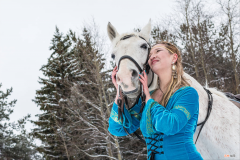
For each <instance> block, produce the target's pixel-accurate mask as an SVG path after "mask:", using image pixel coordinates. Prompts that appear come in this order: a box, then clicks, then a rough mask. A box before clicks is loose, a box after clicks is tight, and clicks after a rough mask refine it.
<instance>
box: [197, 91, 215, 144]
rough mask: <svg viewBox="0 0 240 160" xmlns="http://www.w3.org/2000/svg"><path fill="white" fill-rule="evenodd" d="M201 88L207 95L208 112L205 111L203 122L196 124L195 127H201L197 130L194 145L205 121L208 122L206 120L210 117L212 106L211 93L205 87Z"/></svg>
mask: <svg viewBox="0 0 240 160" xmlns="http://www.w3.org/2000/svg"><path fill="white" fill-rule="evenodd" d="M203 88H204V90H205V91H206V92H207V94H208V110H207V115H206V118H205V120H204V121H203V122H201V123H199V124H197V126H200V125H202V126H201V128H200V130H199V132H198V136H197V139H196V141H195V144H196V143H197V140H198V137H199V135H200V132H201V131H202V128H203V126H204V124H205V123H206V122H207V120H208V118H209V116H210V114H211V111H212V104H213V98H212V92H210V91H209V90H208V89H206V88H205V87H203Z"/></svg>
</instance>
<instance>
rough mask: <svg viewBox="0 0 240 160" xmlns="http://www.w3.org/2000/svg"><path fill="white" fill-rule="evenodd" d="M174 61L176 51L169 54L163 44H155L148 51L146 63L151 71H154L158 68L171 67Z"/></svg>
mask: <svg viewBox="0 0 240 160" xmlns="http://www.w3.org/2000/svg"><path fill="white" fill-rule="evenodd" d="M176 61H177V54H176V53H174V54H170V53H169V51H168V50H167V49H166V47H165V45H163V44H157V45H155V46H154V47H153V48H152V49H151V51H150V54H149V60H148V64H149V66H150V68H151V69H152V71H153V72H155V73H156V72H157V71H159V70H166V69H167V70H169V69H171V67H172V64H173V63H175V62H176Z"/></svg>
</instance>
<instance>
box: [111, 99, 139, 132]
mask: <svg viewBox="0 0 240 160" xmlns="http://www.w3.org/2000/svg"><path fill="white" fill-rule="evenodd" d="M141 102H142V100H141V98H140V99H139V101H138V103H137V104H136V105H135V106H134V107H133V108H132V109H130V110H127V109H126V108H125V105H124V114H123V124H122V121H121V119H119V120H118V106H117V104H116V103H115V102H114V104H113V107H112V110H111V114H110V118H109V128H108V130H109V132H110V133H111V134H112V135H115V136H126V135H127V133H126V132H125V130H124V128H123V127H125V128H126V130H127V131H128V133H130V134H131V133H133V132H135V131H136V130H137V129H138V128H139V126H140V119H141V114H138V113H139V111H140V107H141Z"/></svg>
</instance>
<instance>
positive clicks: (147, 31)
mask: <svg viewBox="0 0 240 160" xmlns="http://www.w3.org/2000/svg"><path fill="white" fill-rule="evenodd" d="M140 33H141V35H142V36H143V38H145V39H146V41H149V38H150V34H151V19H149V22H148V24H147V25H146V26H145V27H143V29H142V30H141V32H140Z"/></svg>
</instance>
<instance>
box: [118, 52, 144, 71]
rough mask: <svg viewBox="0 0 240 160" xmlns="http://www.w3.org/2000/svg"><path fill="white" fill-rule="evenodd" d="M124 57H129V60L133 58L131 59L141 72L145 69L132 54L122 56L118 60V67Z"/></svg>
mask: <svg viewBox="0 0 240 160" xmlns="http://www.w3.org/2000/svg"><path fill="white" fill-rule="evenodd" d="M123 59H129V60H131V61H132V62H133V63H134V64H135V65H136V67H137V68H138V70H139V71H140V73H141V72H142V71H143V70H142V68H141V67H140V66H139V65H138V63H137V62H136V61H135V60H134V59H133V58H132V57H131V56H128V55H124V56H122V57H121V58H120V59H119V61H118V68H119V67H120V62H121V60H123Z"/></svg>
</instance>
